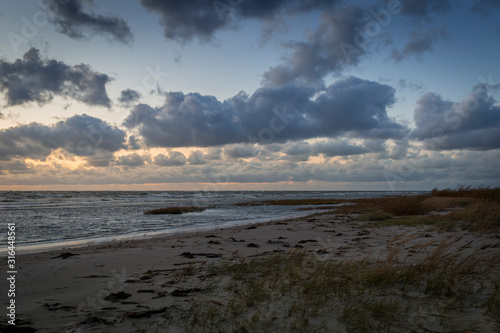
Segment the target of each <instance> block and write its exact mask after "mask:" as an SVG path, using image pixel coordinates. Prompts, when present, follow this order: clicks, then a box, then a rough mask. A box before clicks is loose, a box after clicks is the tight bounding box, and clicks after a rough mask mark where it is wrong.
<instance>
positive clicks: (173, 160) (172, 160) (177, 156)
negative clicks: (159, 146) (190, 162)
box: [154, 151, 186, 167]
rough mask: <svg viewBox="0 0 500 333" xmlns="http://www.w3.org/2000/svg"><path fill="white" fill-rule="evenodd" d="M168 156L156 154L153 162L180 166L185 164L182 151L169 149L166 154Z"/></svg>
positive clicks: (168, 165) (161, 164)
mask: <svg viewBox="0 0 500 333" xmlns="http://www.w3.org/2000/svg"><path fill="white" fill-rule="evenodd" d="M168 155H169V156H165V155H163V154H158V155H156V157H155V159H154V164H156V165H159V166H167V167H170V166H182V165H185V164H186V156H184V154H183V153H181V152H178V151H171V152H169V154H168Z"/></svg>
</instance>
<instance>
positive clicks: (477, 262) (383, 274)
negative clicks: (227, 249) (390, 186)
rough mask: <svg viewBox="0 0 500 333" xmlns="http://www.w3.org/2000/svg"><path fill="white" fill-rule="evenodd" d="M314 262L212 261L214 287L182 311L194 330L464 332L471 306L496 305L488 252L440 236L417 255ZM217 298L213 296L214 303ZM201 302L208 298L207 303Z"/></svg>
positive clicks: (287, 256) (280, 257)
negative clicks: (462, 248)
mask: <svg viewBox="0 0 500 333" xmlns="http://www.w3.org/2000/svg"><path fill="white" fill-rule="evenodd" d="M399 249H400V248H399V247H396V249H395V250H394V251H392V253H390V254H388V255H387V258H385V259H383V260H381V261H378V262H373V261H368V260H355V259H350V260H343V261H339V260H318V258H316V257H314V256H311V255H309V254H307V253H306V252H303V251H297V250H292V251H289V252H287V253H278V254H274V255H268V256H263V257H258V258H251V259H248V258H247V259H244V260H241V261H228V262H223V263H221V264H217V265H214V266H212V267H211V268H210V269H209V272H208V274H207V276H211V277H217V278H218V279H220V280H219V281H220V282H218V283H215V284H214V285H215V286H217V287H215V288H213V289H211V290H210V291H208V292H207V294H206V295H205V297H206V298H205V300H197V301H195V302H194V303H193V304H192V305H191V307H190V308H189V309H188V310H187V313H188V314H189V325H188V328H189V330H192V331H201V332H255V331H259V332H277V331H280V332H285V331H286V332H306V331H307V332H331V331H332V329H335V328H336V329H339V328H340V327H343V331H347V332H389V331H411V330H412V329H414V328H415V327H421V328H422V327H425V328H426V329H427V330H429V331H440V332H444V331H446V332H449V331H459V332H467V331H468V330H470V329H472V328H474V325H475V323H474V321H473V320H470V321H468V320H466V319H464V320H457V318H458V317H457V316H460V313H462V312H463V313H464V314H465V313H467V311H471V309H476V310H477V311H479V310H480V311H483V312H484V311H488V313H491V316H494V313H495V311H497V310H498V309H499V305H500V299H499V290H500V282H499V278H500V275H498V272H497V271H495V270H493V269H492V267H493V266H492V263H494V261H495V258H484V257H481V256H480V255H479V254H478V253H473V254H472V255H470V254H469V255H464V254H463V253H462V252H461V251H460V250H457V240H456V239H455V240H451V241H444V242H442V243H440V244H438V245H437V246H435V249H433V250H431V251H429V253H428V254H427V255H426V256H424V257H423V258H422V259H420V260H417V261H414V260H408V259H407V258H399V257H398V250H399ZM214 299H216V301H214ZM207 300H211V301H210V302H208V301H207Z"/></svg>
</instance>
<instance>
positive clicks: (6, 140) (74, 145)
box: [0, 114, 125, 161]
mask: <svg viewBox="0 0 500 333" xmlns="http://www.w3.org/2000/svg"><path fill="white" fill-rule="evenodd" d="M124 143H125V132H124V131H122V130H121V129H119V128H117V127H115V126H111V125H109V124H108V123H106V122H104V121H102V120H100V119H98V118H94V117H91V116H88V115H85V114H83V115H75V116H73V117H71V118H68V119H66V120H64V121H59V122H57V123H55V124H53V125H50V126H47V125H42V124H39V123H31V124H28V125H19V126H16V127H10V128H6V129H3V130H0V160H4V161H5V160H10V159H12V158H14V157H20V158H23V157H25V158H26V157H28V158H33V159H38V160H44V159H45V158H46V157H47V156H48V155H50V153H51V152H52V151H54V150H56V149H59V148H63V149H64V150H66V151H67V152H69V153H71V154H74V155H80V156H84V157H85V156H86V157H92V156H94V155H99V154H101V155H102V154H104V153H113V152H115V151H117V150H120V149H122V148H125V145H124ZM108 160H109V159H108Z"/></svg>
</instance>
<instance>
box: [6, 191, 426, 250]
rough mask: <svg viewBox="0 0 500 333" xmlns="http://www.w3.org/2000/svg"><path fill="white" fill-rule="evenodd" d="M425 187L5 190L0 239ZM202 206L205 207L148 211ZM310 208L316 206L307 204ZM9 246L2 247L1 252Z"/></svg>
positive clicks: (262, 212)
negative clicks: (11, 230) (11, 232)
mask: <svg viewBox="0 0 500 333" xmlns="http://www.w3.org/2000/svg"><path fill="white" fill-rule="evenodd" d="M416 193H421V192H407V191H405V192H394V191H392V192H385V191H380V192H377V191H331V192H328V191H201V192H188V191H147V192H141V191H61V192H57V191H22V192H21V191H20V192H16V191H5V192H0V221H1V222H2V223H1V225H2V226H3V229H4V232H0V244H7V223H14V224H15V228H16V229H15V233H16V234H15V237H16V239H15V242H16V248H17V251H18V252H20V253H22V252H38V251H44V250H49V249H52V248H65V247H72V246H88V245H89V244H96V243H102V242H108V241H115V240H120V239H127V238H135V237H143V236H152V235H159V234H173V233H182V232H191V231H198V230H199V231H202V230H211V229H218V228H224V227H228V226H235V225H243V224H252V223H258V222H265V221H272V220H279V219H286V218H292V217H300V216H305V215H309V214H311V213H313V212H314V211H311V210H306V211H304V210H299V208H303V207H306V206H277V205H265V206H251V205H237V204H238V203H245V202H254V201H264V200H284V199H355V198H375V197H382V196H387V195H408V194H416ZM173 206H197V207H198V206H199V207H206V209H205V210H204V211H201V212H192V213H185V214H179V215H146V214H144V213H145V212H146V211H147V210H151V209H157V208H165V207H173ZM307 207H311V206H307ZM313 208H318V206H313ZM4 248H5V249H3V248H0V251H1V252H5V251H3V250H6V248H7V246H6V245H5V246H4Z"/></svg>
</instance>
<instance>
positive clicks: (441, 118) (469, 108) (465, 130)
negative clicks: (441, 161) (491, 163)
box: [412, 83, 500, 150]
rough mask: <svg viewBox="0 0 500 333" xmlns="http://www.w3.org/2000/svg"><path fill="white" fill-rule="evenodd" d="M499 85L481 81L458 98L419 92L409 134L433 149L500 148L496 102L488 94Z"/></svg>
mask: <svg viewBox="0 0 500 333" xmlns="http://www.w3.org/2000/svg"><path fill="white" fill-rule="evenodd" d="M499 88H500V85H487V84H484V83H481V84H479V85H477V86H476V87H474V89H473V92H472V93H471V94H470V95H469V96H467V97H466V98H465V99H464V100H463V101H461V102H452V101H447V100H444V99H443V98H442V97H441V96H439V95H438V94H435V93H428V94H426V95H424V96H422V97H421V98H420V99H419V100H418V102H417V108H416V109H415V111H414V119H415V124H416V128H415V129H414V130H413V132H412V138H414V139H417V140H419V141H424V142H426V143H427V146H428V148H429V149H433V150H450V149H471V150H488V149H497V148H500V106H499V105H498V104H497V103H498V102H497V101H496V100H495V99H494V98H493V97H491V96H490V95H489V92H490V91H491V90H496V89H499Z"/></svg>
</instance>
